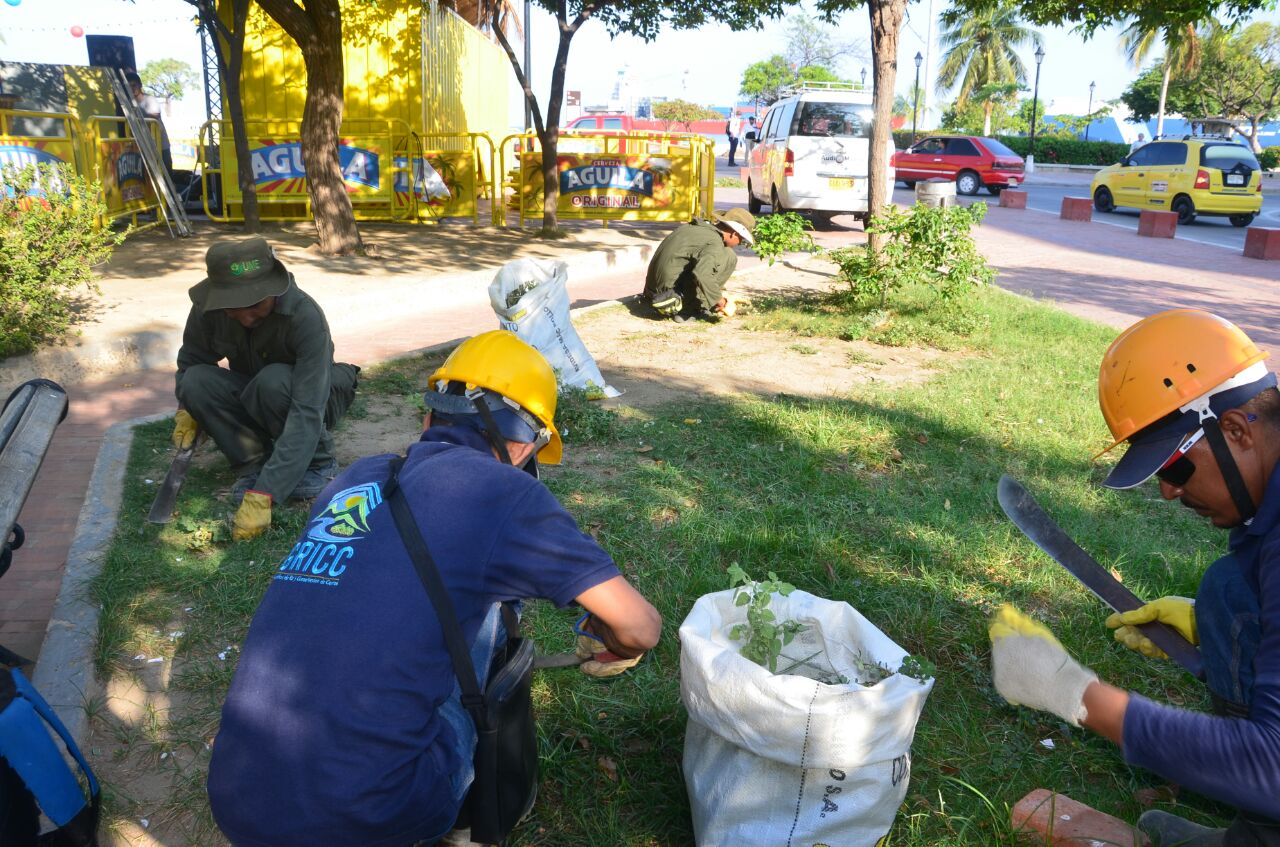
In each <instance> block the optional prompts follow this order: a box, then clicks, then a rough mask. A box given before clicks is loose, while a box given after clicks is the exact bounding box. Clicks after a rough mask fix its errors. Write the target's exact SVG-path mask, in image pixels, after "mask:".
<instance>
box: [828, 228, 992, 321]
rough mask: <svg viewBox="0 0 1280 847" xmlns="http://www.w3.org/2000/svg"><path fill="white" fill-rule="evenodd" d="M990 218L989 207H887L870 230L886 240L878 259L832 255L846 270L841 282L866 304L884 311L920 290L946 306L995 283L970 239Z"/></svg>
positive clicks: (848, 251) (861, 253) (850, 252)
mask: <svg viewBox="0 0 1280 847" xmlns="http://www.w3.org/2000/svg"><path fill="white" fill-rule="evenodd" d="M986 214H987V204H986V203H974V204H972V205H970V206H967V207H966V206H948V207H946V208H938V207H931V206H924V205H921V204H916V205H915V206H914V207H912V208H910V209H906V210H903V209H899V208H897V207H896V206H887V207H885V211H884V213H882V214H879V215H876V217H875V218H873V219H872V222H871V224H870V225H869V226H868V227H867V231H868V232H869V233H872V234H877V233H878V234H880V235H882V236H884V243H883V246H882V247H881V249H880V252H879V253H878V254H876V253H872V252H871V251H870V250H865V249H863V248H861V247H846V248H844V249H841V250H833V251H831V252H830V253H829V254H828V255H829V256H830V257H831V259H832V260H833V261H835V263H836V265H837V266H839V268H840V272H839V279H840V280H842V281H843V282H845V283H848V285H849V290H850V293H851V294H853V296H854V297H855V299H857V300H859V301H861V302H863V303H869V302H871V301H873V300H875V301H878V303H879V306H880V308H881V309H883V308H884V305H885V301H886V300H887V299H888V296H889V295H890V294H891V293H893V292H894V291H897V290H899V289H902V288H906V287H908V286H916V285H922V286H926V287H928V288H930V289H932V290H933V291H935V292H937V294H938V296H939V297H940V298H941V299H942V300H944V301H947V302H953V301H957V300H959V299H960V298H961V297H962V296H963V295H965V294H967V293H968V292H970V291H972V290H973V289H975V288H977V287H978V286H981V285H986V284H987V283H990V282H991V280H992V279H993V278H994V277H995V271H994V270H992V269H991V267H990V266H989V265H987V261H986V259H984V258H983V257H982V254H981V253H979V252H978V248H977V247H976V246H975V245H974V243H973V236H972V235H970V234H969V230H970V229H971V228H972V227H973V225H974V224H976V223H980V222H981V221H982V219H983V217H985V216H986Z"/></svg>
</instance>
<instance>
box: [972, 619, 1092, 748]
mask: <svg viewBox="0 0 1280 847" xmlns="http://www.w3.org/2000/svg"><path fill="white" fill-rule="evenodd" d="M987 633H988V634H989V635H990V636H991V677H992V679H993V681H994V682H995V686H996V691H998V692H1000V696H1001V697H1003V698H1004V699H1006V700H1008V701H1009V702H1010V703H1012V704H1013V705H1015V706H1030V707H1031V708H1033V709H1040V710H1041V711H1045V712H1052V713H1053V714H1055V715H1057V716H1058V717H1060V718H1062V719H1063V720H1064V721H1066V722H1067V723H1069V724H1071V725H1072V726H1079V725H1080V721H1082V720H1083V719H1084V718H1086V717H1088V714H1089V713H1088V711H1087V710H1086V709H1085V707H1084V690H1085V689H1086V688H1088V687H1089V683H1091V682H1096V681H1097V679H1098V675H1097V674H1095V673H1094V672H1093V671H1091V670H1089V669H1088V668H1086V667H1084V666H1083V665H1081V664H1079V663H1078V662H1076V660H1075V659H1073V658H1071V656H1070V655H1069V654H1068V653H1067V651H1066V649H1064V648H1063V646H1062V645H1061V644H1059V643H1058V639H1056V638H1054V637H1053V633H1052V632H1050V631H1049V629H1048V627H1046V626H1044V624H1041V623H1039V622H1037V621H1034V620H1032V619H1031V618H1029V617H1027V616H1026V615H1024V614H1023V613H1022V612H1020V611H1018V610H1017V609H1015V608H1014V607H1013V606H1010V605H1008V604H1006V605H1004V606H1001V607H1000V610H999V611H998V612H996V615H995V617H993V618H992V619H991V623H990V625H989V626H988V628H987Z"/></svg>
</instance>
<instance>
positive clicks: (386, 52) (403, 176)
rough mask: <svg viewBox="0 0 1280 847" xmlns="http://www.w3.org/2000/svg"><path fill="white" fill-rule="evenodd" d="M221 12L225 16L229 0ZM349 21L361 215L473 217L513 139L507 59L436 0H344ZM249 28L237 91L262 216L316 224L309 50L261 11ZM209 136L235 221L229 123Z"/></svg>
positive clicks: (353, 183) (352, 185) (343, 153)
mask: <svg viewBox="0 0 1280 847" xmlns="http://www.w3.org/2000/svg"><path fill="white" fill-rule="evenodd" d="M222 12H223V15H224V16H229V14H230V4H229V3H224V4H223V10H222ZM342 16H343V17H342V26H343V61H344V64H345V74H346V86H345V91H344V100H345V107H344V111H343V125H342V132H341V136H342V139H341V145H342V146H341V149H340V158H341V161H342V166H343V172H344V175H345V176H346V178H347V185H348V191H349V192H350V194H351V198H352V202H353V204H354V205H355V207H356V211H357V215H359V216H360V217H365V218H382V219H387V218H410V219H424V218H430V217H438V216H442V215H450V216H452V215H467V216H474V215H475V214H476V199H477V197H478V196H480V195H481V194H484V193H485V192H486V191H487V189H488V188H489V182H490V181H491V180H492V178H493V172H494V161H495V160H494V152H495V151H494V149H493V141H494V140H498V139H501V137H502V136H504V135H505V134H506V132H507V122H508V121H507V110H508V102H509V86H510V85H511V84H512V81H513V77H512V73H511V66H510V64H509V62H508V60H507V57H506V54H505V53H503V51H502V49H501V48H500V47H499V46H498V45H497V44H496V43H494V42H493V41H491V40H490V39H489V38H488V37H487V36H485V35H484V34H482V33H481V32H479V31H478V30H477V29H475V28H474V27H472V26H471V25H470V24H468V23H467V22H466V21H464V20H463V19H462V18H460V17H459V16H458V15H457V14H455V13H454V12H452V11H451V10H448V9H444V8H441V7H440V6H439V4H438V3H436V2H434V0H379V2H377V3H370V2H367V0H343V2H342ZM248 29H249V33H248V36H247V37H246V39H245V61H244V71H243V73H242V75H241V96H242V99H243V101H244V108H245V119H246V123H247V125H248V130H249V145H250V149H251V158H252V162H251V163H250V167H252V169H253V173H254V183H255V185H256V186H257V188H258V200H259V204H260V208H261V209H262V212H263V216H264V217H271V218H308V217H310V214H309V208H308V202H309V201H308V198H307V193H306V178H305V174H304V173H303V172H302V168H301V153H300V143H299V137H300V136H299V132H300V127H301V120H302V109H303V103H304V101H305V98H306V69H305V67H304V65H303V60H302V53H301V51H300V50H299V49H298V47H297V45H296V44H295V43H294V42H293V39H291V38H290V37H289V36H288V35H287V34H286V33H285V32H284V30H282V29H281V28H279V27H278V26H276V24H275V23H274V22H273V21H272V20H271V19H270V18H269V17H268V16H267V15H266V14H265V13H264V12H262V10H261V9H260V8H258V7H256V6H255V7H253V9H252V11H251V13H250V17H249V25H248ZM225 114H227V111H226V109H225V108H224V115H225ZM211 129H212V133H211V138H212V140H213V142H214V143H218V144H219V145H220V150H221V154H222V162H223V180H222V182H223V189H224V193H225V196H226V200H227V212H228V216H229V217H231V218H233V219H239V218H240V217H241V216H242V213H241V210H240V192H239V188H238V181H237V175H236V174H237V168H238V163H237V162H236V161H235V150H234V146H233V145H232V143H231V128H230V124H229V122H226V121H224V122H223V124H222V125H220V126H214V127H212V128H211ZM490 139H491V140H490ZM208 140H209V139H208V138H206V141H208Z"/></svg>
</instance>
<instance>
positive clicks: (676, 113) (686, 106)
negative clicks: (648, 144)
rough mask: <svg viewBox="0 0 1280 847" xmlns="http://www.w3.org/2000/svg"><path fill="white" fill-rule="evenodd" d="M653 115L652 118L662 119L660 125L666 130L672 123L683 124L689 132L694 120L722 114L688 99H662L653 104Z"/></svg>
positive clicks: (709, 118) (705, 119)
mask: <svg viewBox="0 0 1280 847" xmlns="http://www.w3.org/2000/svg"><path fill="white" fill-rule="evenodd" d="M653 117H654V120H659V121H662V125H663V126H664V127H665V128H666V129H667V131H668V132H669V131H670V130H671V125H672V124H675V125H676V126H681V125H683V126H684V131H685V132H690V131H691V129H690V127H692V125H693V124H694V123H695V122H696V121H709V120H711V119H712V118H719V117H723V115H721V114H720V113H719V112H717V111H716V110H715V109H711V108H708V107H707V106H700V105H698V104H697V103H690V102H689V101H688V100H663V101H662V102H661V103H654V104H653Z"/></svg>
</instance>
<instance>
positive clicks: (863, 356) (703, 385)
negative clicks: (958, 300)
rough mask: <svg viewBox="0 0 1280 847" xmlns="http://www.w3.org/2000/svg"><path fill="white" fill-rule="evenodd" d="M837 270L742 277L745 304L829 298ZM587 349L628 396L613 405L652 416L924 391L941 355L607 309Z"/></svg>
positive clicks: (587, 321) (815, 263)
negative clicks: (729, 405)
mask: <svg viewBox="0 0 1280 847" xmlns="http://www.w3.org/2000/svg"><path fill="white" fill-rule="evenodd" d="M832 273H833V270H832V266H831V265H829V264H827V263H825V262H822V261H819V260H810V261H809V262H807V263H805V264H803V265H800V266H798V267H794V266H790V265H783V264H777V265H774V266H773V267H767V268H762V269H760V270H757V271H754V272H751V273H746V274H741V275H739V276H735V277H734V278H733V280H732V281H731V282H730V284H729V286H728V288H727V290H728V292H729V293H730V294H732V295H733V296H734V297H735V298H740V299H746V300H747V301H748V306H747V308H748V309H749V308H750V306H749V301H750V300H751V299H752V298H759V297H765V296H770V297H778V296H785V295H796V294H803V293H811V292H814V291H819V290H825V289H827V288H830V286H831V285H832ZM574 323H575V326H576V327H577V330H578V334H579V335H580V336H581V337H582V341H583V343H584V344H586V347H587V349H588V350H589V351H591V354H592V356H594V357H595V360H596V364H598V365H599V366H600V370H601V372H602V373H603V374H604V376H605V379H607V380H608V381H609V383H610V384H611V385H613V387H615V388H617V389H619V390H620V391H623V392H624V394H623V396H621V397H619V398H616V399H615V400H612V401H608V402H609V403H610V404H611V405H622V406H630V407H635V408H652V407H654V406H658V405H661V404H663V403H669V402H671V401H673V400H678V399H680V398H683V397H689V396H694V395H710V396H726V395H734V394H755V395H758V396H771V395H774V394H779V393H785V394H790V395H797V396H808V397H832V396H840V397H843V396H849V395H852V394H856V393H858V391H859V390H860V389H862V388H864V387H866V386H869V385H872V384H890V385H897V384H902V383H905V382H921V381H923V380H924V379H926V378H927V377H928V376H930V375H931V374H932V373H933V372H934V371H935V370H936V367H937V366H936V362H937V361H938V359H939V356H940V355H941V354H940V353H938V352H937V351H932V350H921V349H916V348H902V347H882V346H880V345H878V344H872V343H870V342H866V341H840V340H837V339H831V338H803V337H799V336H797V335H795V334H793V333H788V332H770V331H746V330H744V329H743V319H742V317H741V316H739V317H734V318H729V319H726V320H723V321H721V322H720V323H716V324H711V323H704V322H701V321H699V322H695V323H687V324H676V323H673V322H672V321H669V320H659V319H657V318H656V317H655V316H654V315H653V313H652V312H651V311H650V310H649V309H648V308H647V307H646V306H643V305H641V304H638V303H637V304H628V306H627V307H611V308H605V309H600V310H597V311H594V312H591V313H589V314H587V315H583V316H581V317H579V318H577V319H575V322H574Z"/></svg>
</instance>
